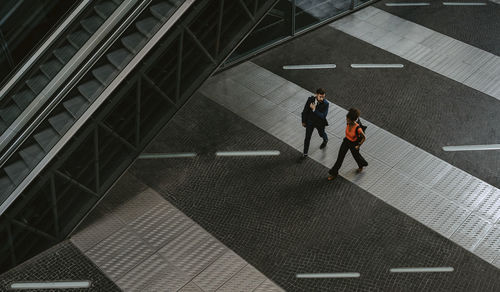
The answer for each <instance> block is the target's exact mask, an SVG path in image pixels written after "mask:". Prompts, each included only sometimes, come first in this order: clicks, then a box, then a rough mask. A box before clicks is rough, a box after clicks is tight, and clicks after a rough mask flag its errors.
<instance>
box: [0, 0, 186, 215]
mask: <svg viewBox="0 0 500 292" xmlns="http://www.w3.org/2000/svg"><path fill="white" fill-rule="evenodd" d="M195 2H196V0H185V1H184V3H183V4H181V5H180V6H179V7H178V8H177V9H176V11H175V12H174V14H173V15H171V16H170V18H169V19H168V20H167V21H166V22H165V23H164V24H163V25H162V26H161V27H160V29H159V30H158V31H157V32H156V33H155V34H154V35H153V36H152V37H151V38H150V39H149V41H148V42H147V43H146V44H145V45H144V47H142V48H141V50H140V51H139V52H138V53H137V54H136V55H135V56H134V57H133V58H132V60H131V61H130V62H129V63H128V64H127V65H126V66H125V67H124V68H123V69H122V70H121V71H120V73H119V74H118V75H117V76H116V77H115V78H114V79H113V81H112V82H111V83H110V84H109V85H108V86H107V87H106V88H105V89H104V91H102V92H101V93H100V94H99V96H98V97H97V98H96V99H95V101H94V102H93V103H92V104H91V105H90V106H89V108H88V109H87V110H86V111H85V112H84V113H83V114H82V115H81V116H80V118H78V119H77V120H76V121H75V123H74V124H73V125H72V126H71V127H70V128H69V129H68V130H67V131H66V133H65V134H64V135H63V136H62V137H61V139H60V140H59V141H58V142H57V143H56V144H55V145H54V146H53V147H52V149H50V150H49V152H48V153H47V154H46V155H45V156H44V157H43V158H42V160H41V161H40V162H39V163H38V164H37V166H35V168H34V169H32V170H31V171H30V173H29V174H28V176H27V177H25V178H24V179H23V181H22V182H21V183H20V184H19V185H18V186H17V187H16V188H15V189H14V191H12V192H11V194H10V195H9V197H8V198H7V199H6V200H5V201H4V202H2V203H1V205H0V215H1V214H3V213H4V212H5V211H6V210H7V208H8V207H9V206H10V205H11V204H12V203H13V202H14V201H15V200H16V199H17V197H18V196H19V195H20V194H21V193H22V192H23V191H24V190H25V189H26V188H27V187H28V185H29V184H30V183H31V182H32V181H33V180H34V179H35V178H36V176H37V175H38V174H39V173H40V172H41V171H42V170H43V169H44V167H45V166H46V165H47V164H49V163H50V161H51V160H52V158H54V157H55V156H56V154H57V153H58V152H59V151H60V150H61V149H62V148H63V147H64V145H65V144H66V143H67V142H68V141H69V140H70V139H71V137H73V135H75V134H76V132H77V131H78V130H79V129H80V127H82V126H83V124H84V123H85V122H86V121H87V120H88V119H89V118H90V117H91V116H92V114H94V112H95V111H96V110H97V109H98V108H99V107H100V106H101V104H102V103H103V102H104V101H105V100H106V99H107V98H108V97H109V96H110V95H111V93H112V92H113V91H114V90H115V89H116V88H117V87H118V86H119V85H120V84H121V81H122V80H124V79H125V78H126V77H127V76H128V75H129V73H130V72H132V70H133V69H134V68H135V67H136V66H137V65H138V64H139V62H140V61H141V60H142V59H143V58H144V56H146V55H147V54H148V53H149V51H150V50H151V49H152V48H153V47H154V46H155V45H156V44H157V43H158V42H159V41H160V39H161V38H163V36H164V35H165V34H166V33H167V32H168V31H170V29H171V28H172V27H173V26H174V24H175V23H176V22H177V21H178V20H179V19H180V18H181V16H182V15H184V13H185V12H186V11H187V10H188V9H189V8H190V7H191V6H192V5H193V4H194V3H195ZM127 27H128V26H127Z"/></svg>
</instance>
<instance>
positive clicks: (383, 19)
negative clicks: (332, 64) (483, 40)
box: [330, 6, 500, 100]
mask: <svg viewBox="0 0 500 292" xmlns="http://www.w3.org/2000/svg"><path fill="white" fill-rule="evenodd" d="M330 26H332V27H334V28H336V29H338V30H341V31H343V32H345V33H347V34H350V35H352V36H354V37H356V38H359V39H361V40H363V41H365V42H368V43H369V44H372V45H374V46H377V47H379V48H381V49H384V50H387V51H389V52H391V53H393V54H395V55H397V56H400V57H402V58H404V59H406V60H408V61H411V62H413V63H415V64H417V65H420V66H422V67H425V68H427V69H430V70H432V71H434V72H436V73H439V74H441V75H444V76H446V77H448V78H451V79H453V80H455V81H458V82H460V83H463V84H465V85H467V86H469V87H471V88H474V89H476V90H478V91H481V92H483V93H486V94H488V95H491V96H493V97H494V98H496V99H499V100H500V57H498V56H496V55H494V54H492V53H489V52H486V51H484V50H481V49H478V48H476V47H473V46H471V45H468V44H466V43H464V42H461V41H458V40H456V39H453V38H451V37H448V36H446V35H444V34H441V33H438V32H436V31H433V30H431V29H428V28H426V27H423V26H421V25H418V24H416V23H413V22H411V21H407V20H404V19H402V18H400V17H397V16H395V15H392V14H390V13H387V12H385V11H383V10H380V9H378V8H375V7H372V6H369V7H366V8H364V9H362V10H360V11H358V12H356V13H353V14H351V15H349V16H347V17H344V18H342V19H341V20H339V21H336V22H333V23H332V24H330Z"/></svg>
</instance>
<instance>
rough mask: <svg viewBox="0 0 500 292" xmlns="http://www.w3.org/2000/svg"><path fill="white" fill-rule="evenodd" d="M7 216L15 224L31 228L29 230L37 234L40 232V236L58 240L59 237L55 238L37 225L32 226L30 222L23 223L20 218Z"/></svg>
mask: <svg viewBox="0 0 500 292" xmlns="http://www.w3.org/2000/svg"><path fill="white" fill-rule="evenodd" d="M5 218H7V220H9V222H11V223H12V224H15V225H18V226H21V227H23V228H25V229H27V230H29V231H31V232H33V233H35V234H38V235H40V236H42V237H45V238H47V239H48V240H51V241H56V240H57V238H55V237H54V236H52V235H50V234H48V233H47V232H45V231H41V230H39V229H38V228H35V227H32V226H29V225H28V224H26V223H23V222H21V221H18V220H16V219H14V218H11V217H9V216H5Z"/></svg>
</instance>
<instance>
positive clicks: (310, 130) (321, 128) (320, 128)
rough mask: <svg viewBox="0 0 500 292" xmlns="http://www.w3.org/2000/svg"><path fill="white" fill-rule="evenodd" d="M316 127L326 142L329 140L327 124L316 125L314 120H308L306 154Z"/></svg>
mask: <svg viewBox="0 0 500 292" xmlns="http://www.w3.org/2000/svg"><path fill="white" fill-rule="evenodd" d="M314 128H316V129H317V130H318V134H319V136H320V137H321V138H323V142H324V143H326V142H328V136H327V135H326V132H325V126H316V125H314V123H313V122H311V121H308V122H307V123H306V138H305V139H304V152H303V153H304V154H307V152H308V151H309V144H310V142H311V136H312V133H313V131H314Z"/></svg>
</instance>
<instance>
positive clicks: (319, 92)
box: [316, 88, 326, 95]
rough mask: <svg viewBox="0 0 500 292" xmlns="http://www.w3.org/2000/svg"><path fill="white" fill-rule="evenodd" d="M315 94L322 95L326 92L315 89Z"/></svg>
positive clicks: (321, 89)
mask: <svg viewBox="0 0 500 292" xmlns="http://www.w3.org/2000/svg"><path fill="white" fill-rule="evenodd" d="M316 94H319V95H323V94H326V90H325V89H324V88H318V89H316Z"/></svg>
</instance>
